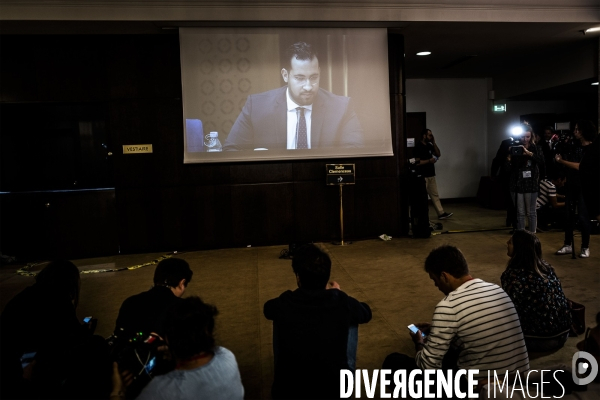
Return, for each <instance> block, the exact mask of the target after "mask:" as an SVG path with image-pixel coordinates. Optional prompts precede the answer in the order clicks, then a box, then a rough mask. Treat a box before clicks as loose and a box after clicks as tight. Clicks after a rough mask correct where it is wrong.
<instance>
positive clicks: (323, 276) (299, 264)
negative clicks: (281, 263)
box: [292, 243, 331, 289]
mask: <svg viewBox="0 0 600 400" xmlns="http://www.w3.org/2000/svg"><path fill="white" fill-rule="evenodd" d="M292 269H293V270H294V273H295V274H296V275H298V277H299V278H300V284H301V286H302V287H303V288H305V289H325V286H327V282H329V276H330V274H331V259H330V258H329V255H328V254H327V253H325V252H324V251H323V250H321V249H320V248H318V247H317V246H315V245H314V244H312V243H311V244H306V245H304V246H302V247H300V248H299V249H298V250H296V253H295V254H294V258H293V259H292Z"/></svg>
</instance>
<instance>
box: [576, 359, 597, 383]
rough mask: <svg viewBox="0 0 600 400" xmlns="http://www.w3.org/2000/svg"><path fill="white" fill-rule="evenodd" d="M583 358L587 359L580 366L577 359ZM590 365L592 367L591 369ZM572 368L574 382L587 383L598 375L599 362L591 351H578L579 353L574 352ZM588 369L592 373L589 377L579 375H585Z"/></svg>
mask: <svg viewBox="0 0 600 400" xmlns="http://www.w3.org/2000/svg"><path fill="white" fill-rule="evenodd" d="M581 358H584V359H585V360H586V361H585V362H582V363H579V366H577V360H579V359H581ZM590 367H592V369H591V371H590ZM571 369H572V371H571V374H572V375H573V382H575V384H576V385H587V384H588V383H591V382H592V381H593V380H594V379H595V378H596V375H598V362H597V361H596V359H595V358H594V356H592V355H591V354H590V353H588V352H585V351H578V352H577V353H575V354H573V361H572V362H571ZM587 371H590V374H589V375H588V377H587V378H578V377H577V374H580V375H583V374H585V373H586V372H587Z"/></svg>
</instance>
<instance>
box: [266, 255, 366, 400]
mask: <svg viewBox="0 0 600 400" xmlns="http://www.w3.org/2000/svg"><path fill="white" fill-rule="evenodd" d="M292 268H293V271H294V274H295V275H296V283H297V284H298V289H296V290H294V291H291V290H288V291H285V292H284V293H282V294H281V295H280V296H279V297H277V298H275V299H271V300H269V301H267V302H266V303H265V306H264V314H265V317H266V318H267V319H270V320H272V321H273V352H274V362H275V378H274V382H273V388H272V391H273V393H272V395H273V398H275V399H281V398H285V399H321V398H326V399H330V398H339V377H340V369H348V368H349V367H352V366H351V365H349V364H350V363H353V361H352V360H349V357H348V355H349V354H348V353H355V352H356V345H357V340H358V337H357V336H356V335H350V340H351V341H354V342H353V343H349V332H350V327H352V326H355V325H357V324H362V323H366V322H369V321H370V320H371V309H370V308H369V306H368V305H367V304H365V303H361V302H359V301H358V300H356V299H354V298H352V297H350V296H348V295H347V294H346V293H344V292H342V291H341V290H340V286H339V285H338V284H337V283H336V282H330V283H329V284H328V281H329V276H330V272H331V259H330V258H329V256H328V255H327V254H326V253H324V252H323V251H322V250H320V249H319V248H318V247H316V246H315V245H313V244H310V245H305V246H302V247H300V248H299V249H298V250H297V251H296V254H295V255H294V258H293V260H292ZM328 289H329V290H328Z"/></svg>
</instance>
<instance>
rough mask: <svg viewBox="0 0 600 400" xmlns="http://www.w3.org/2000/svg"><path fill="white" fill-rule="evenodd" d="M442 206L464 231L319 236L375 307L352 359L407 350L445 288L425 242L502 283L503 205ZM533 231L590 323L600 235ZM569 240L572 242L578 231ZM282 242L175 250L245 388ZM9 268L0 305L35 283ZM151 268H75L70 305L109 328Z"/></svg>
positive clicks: (259, 346) (346, 281)
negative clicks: (584, 252)
mask: <svg viewBox="0 0 600 400" xmlns="http://www.w3.org/2000/svg"><path fill="white" fill-rule="evenodd" d="M444 206H445V209H446V211H448V212H454V216H453V217H452V218H451V219H449V220H446V221H442V222H443V224H444V231H451V232H454V231H470V232H462V233H442V234H439V235H436V236H433V237H432V238H430V239H410V238H393V239H392V240H391V241H388V242H384V241H382V240H380V239H372V240H363V241H357V242H355V243H353V244H352V245H349V246H345V247H340V246H334V245H332V244H329V243H324V244H323V246H324V247H325V248H326V249H327V251H329V253H330V255H331V258H332V261H333V269H332V276H331V277H332V279H333V280H335V281H337V282H339V284H340V285H341V288H342V290H344V291H345V292H347V293H348V294H350V295H351V296H353V297H355V298H357V299H359V300H361V301H364V302H367V303H368V304H369V305H370V306H371V308H372V310H373V320H372V321H371V322H370V323H368V324H366V325H361V326H360V329H359V346H358V360H357V368H361V369H369V370H372V369H375V368H380V367H381V363H382V361H383V359H384V358H385V356H386V355H387V354H389V353H391V352H393V351H399V352H404V353H406V354H410V355H412V354H414V350H413V345H412V342H411V340H410V337H409V335H408V331H407V329H406V326H407V325H409V324H410V323H414V322H421V321H428V320H429V318H430V317H431V314H432V313H433V309H434V307H435V305H436V303H437V302H438V301H439V300H440V299H441V298H442V297H443V295H442V293H440V292H438V291H437V289H436V288H435V287H434V285H433V283H432V282H431V281H430V280H429V277H428V275H427V274H426V273H425V272H424V271H423V261H424V259H425V257H426V256H427V254H428V252H429V251H430V250H431V249H432V248H433V247H436V246H438V245H440V244H446V243H447V244H453V245H456V246H458V247H459V248H460V249H461V250H462V251H463V253H464V254H465V257H466V258H467V261H468V262H469V265H470V268H471V272H472V275H473V276H475V277H478V278H482V279H484V280H487V281H490V282H494V283H497V284H499V283H500V274H501V273H502V271H503V270H504V268H505V266H506V262H507V256H506V241H507V240H508V238H509V234H508V229H503V228H504V213H503V212H501V211H494V210H487V209H484V208H481V207H479V206H477V205H476V204H468V203H456V204H444ZM432 215H434V213H433V211H431V212H430V216H432ZM479 229H490V231H477V230H479ZM381 233H382V234H383V233H386V232H381ZM539 238H540V240H541V241H542V245H543V250H544V255H545V258H546V259H547V260H548V261H549V262H550V263H551V264H552V265H553V266H554V267H555V269H556V272H557V275H558V277H559V278H560V279H561V281H562V285H563V289H564V291H565V293H566V294H567V296H568V297H569V298H572V299H573V300H576V301H578V302H580V303H583V304H585V305H586V320H587V322H588V326H593V325H594V324H593V322H594V318H595V315H596V313H598V312H599V311H600V295H599V293H598V288H600V262H599V261H600V237H599V236H592V240H591V244H590V249H591V257H590V258H589V259H579V258H578V259H575V260H572V259H571V258H570V256H555V255H553V253H554V251H556V250H557V249H558V248H559V247H560V246H561V245H562V243H563V233H562V232H559V231H553V232H546V233H540V234H539ZM346 239H351V238H346ZM576 240H577V242H578V243H580V238H579V237H577V238H576ZM286 248H287V244H284V243H282V244H281V246H270V247H250V248H238V249H222V250H211V251H199V252H189V253H181V254H177V255H176V256H177V257H180V258H183V259H185V260H187V261H188V262H189V263H190V266H191V267H192V269H193V271H194V277H193V280H192V282H191V283H190V285H189V286H188V289H187V290H186V293H185V296H190V295H198V296H200V297H202V298H203V299H204V300H205V301H207V302H210V303H213V304H215V305H216V306H217V307H218V309H219V311H220V315H219V316H218V317H217V328H216V333H217V342H218V344H220V345H222V346H224V347H227V348H229V349H230V350H232V351H233V353H234V354H235V355H236V357H237V360H238V363H239V367H240V371H241V374H242V379H243V383H244V387H245V390H246V397H247V398H269V394H270V386H271V382H272V377H273V357H272V347H271V346H272V335H271V328H272V325H271V322H270V321H268V320H266V319H265V318H264V316H263V315H262V306H263V304H264V302H265V301H267V300H268V299H270V298H273V297H276V296H278V295H279V294H280V293H281V292H283V291H285V290H287V289H294V288H295V286H296V283H295V278H294V275H293V273H292V270H291V261H290V260H285V259H279V258H278V257H279V255H280V252H281V250H283V249H286ZM173 250H177V249H173ZM161 255H162V254H136V255H117V256H114V257H104V258H95V259H85V260H75V263H76V264H77V265H78V266H79V267H80V268H81V269H82V270H86V269H88V270H89V269H100V268H115V267H117V268H118V267H125V266H133V265H138V264H141V263H145V262H148V261H151V260H153V259H155V258H157V257H159V256H161ZM41 267H42V266H40V267H39V268H41ZM15 269H16V267H15V266H4V267H2V269H1V270H0V290H1V291H0V303H1V306H2V309H4V305H5V304H6V303H7V302H8V301H9V300H10V299H11V298H12V296H14V295H15V294H16V293H18V292H19V291H21V290H22V289H23V288H25V287H26V286H29V285H31V284H32V283H33V278H31V277H26V276H19V275H17V274H15ZM153 273H154V266H149V267H144V268H139V269H134V270H130V271H129V270H126V271H122V272H110V273H99V274H84V275H82V288H81V299H80V305H79V308H78V314H79V315H80V316H81V317H84V316H86V315H93V316H94V317H96V318H98V319H99V322H98V328H97V331H96V332H97V333H98V334H100V335H103V336H108V335H110V333H111V332H112V330H113V328H114V323H115V319H116V317H117V313H118V310H119V307H120V305H121V303H122V302H123V300H125V298H127V297H128V296H130V295H132V294H135V293H139V292H141V291H144V290H147V289H148V288H149V287H150V286H151V284H152V276H153ZM579 340H581V338H569V340H568V341H567V344H566V345H565V347H564V348H563V349H561V350H559V351H557V352H555V353H552V354H535V355H532V361H531V365H532V367H537V368H540V367H544V366H550V365H557V364H561V363H563V364H570V362H571V357H572V355H573V353H574V352H575V351H576V348H575V344H576V343H577V342H578V341H579Z"/></svg>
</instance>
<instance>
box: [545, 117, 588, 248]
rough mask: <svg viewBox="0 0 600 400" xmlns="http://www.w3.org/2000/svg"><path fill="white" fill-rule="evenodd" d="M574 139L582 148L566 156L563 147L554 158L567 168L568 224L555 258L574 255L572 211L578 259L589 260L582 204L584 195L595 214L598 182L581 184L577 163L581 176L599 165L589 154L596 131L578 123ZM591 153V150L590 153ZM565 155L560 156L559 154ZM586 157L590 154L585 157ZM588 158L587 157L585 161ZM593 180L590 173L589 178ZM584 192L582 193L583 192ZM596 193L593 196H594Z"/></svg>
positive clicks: (586, 227)
mask: <svg viewBox="0 0 600 400" xmlns="http://www.w3.org/2000/svg"><path fill="white" fill-rule="evenodd" d="M572 131H573V136H574V138H575V139H576V140H577V141H579V143H580V144H581V146H574V147H573V149H572V150H571V151H568V152H565V151H564V150H563V149H567V147H564V148H563V149H559V150H562V152H558V153H557V154H556V156H555V160H556V162H557V163H558V164H561V165H563V166H565V167H566V173H567V185H566V188H567V192H566V194H567V200H566V203H567V217H566V218H567V220H566V228H565V242H564V245H563V246H562V247H561V248H560V249H559V250H558V251H557V252H556V254H558V255H563V254H572V253H573V230H574V225H575V210H577V216H578V219H579V224H580V230H581V252H580V253H579V257H581V258H588V257H589V256H590V249H589V246H590V228H591V226H590V217H589V214H588V209H587V205H586V202H585V201H584V195H583V193H584V192H585V193H586V194H588V196H587V197H588V198H589V199H590V201H588V203H590V205H591V206H592V207H593V208H594V210H593V211H594V212H596V213H597V212H598V208H597V204H596V205H594V200H593V198H594V196H595V198H596V202H597V199H598V182H597V181H596V182H594V181H593V179H592V181H588V180H587V179H586V180H585V181H583V180H582V179H581V178H582V176H581V174H580V173H579V170H580V163H583V165H584V174H583V175H584V176H586V172H587V171H593V169H594V167H593V165H594V163H597V162H598V159H597V158H596V159H595V160H593V158H594V157H593V156H592V153H593V152H592V151H591V150H594V149H593V147H592V146H591V144H592V142H593V141H594V139H595V138H596V136H597V132H596V128H595V127H594V125H593V124H592V123H591V122H589V121H578V122H577V123H575V126H574V127H573V129H572ZM590 149H591V150H590ZM563 152H564V153H566V154H561V153H563ZM586 153H589V154H586ZM586 155H587V157H585V156H586ZM588 165H590V167H591V168H586V166H588ZM591 176H593V173H592V175H591ZM584 188H585V189H584ZM594 192H595V195H594Z"/></svg>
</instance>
